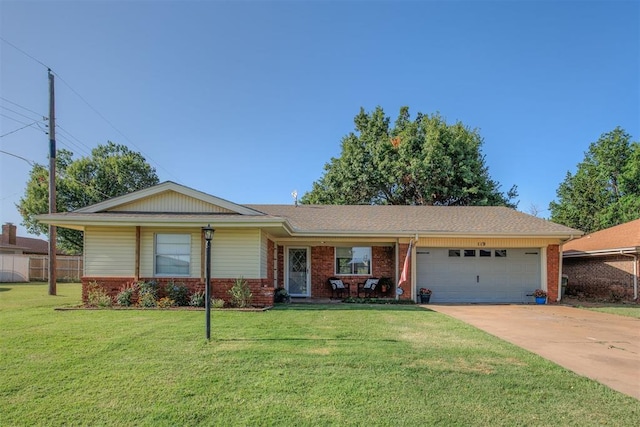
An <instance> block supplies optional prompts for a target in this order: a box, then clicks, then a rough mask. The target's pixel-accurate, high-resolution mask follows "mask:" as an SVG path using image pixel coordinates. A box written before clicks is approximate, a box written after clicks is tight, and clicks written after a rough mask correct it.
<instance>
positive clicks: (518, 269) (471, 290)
mask: <svg viewBox="0 0 640 427" xmlns="http://www.w3.org/2000/svg"><path fill="white" fill-rule="evenodd" d="M489 251H490V254H491V256H486V255H487V254H488V253H489ZM454 253H455V252H454ZM467 253H469V254H470V253H472V252H471V251H468V252H467ZM475 253H476V256H475V257H469V256H467V257H465V256H464V250H463V249H461V250H460V255H461V256H459V257H457V256H449V249H443V248H418V249H417V284H418V288H421V287H427V288H430V289H432V290H433V295H432V296H431V301H432V302H436V303H437V302H488V303H490V302H494V303H497V302H503V303H507V302H512V303H521V302H528V301H529V300H530V297H528V296H527V294H530V293H531V292H532V291H533V290H534V289H535V288H538V287H540V250H539V249H535V248H534V249H508V250H506V252H505V251H504V250H503V251H500V254H502V255H505V254H506V256H496V250H495V249H485V250H484V252H483V254H484V255H485V256H482V257H481V256H479V255H480V253H479V250H475Z"/></svg>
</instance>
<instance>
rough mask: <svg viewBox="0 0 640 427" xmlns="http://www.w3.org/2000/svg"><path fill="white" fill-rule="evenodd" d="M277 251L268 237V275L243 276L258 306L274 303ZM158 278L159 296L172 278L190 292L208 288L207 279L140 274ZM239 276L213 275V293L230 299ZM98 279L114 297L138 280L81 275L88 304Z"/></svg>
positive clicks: (85, 301) (154, 278)
mask: <svg viewBox="0 0 640 427" xmlns="http://www.w3.org/2000/svg"><path fill="white" fill-rule="evenodd" d="M274 251H275V244H274V243H273V242H272V241H271V240H269V241H268V242H267V257H268V259H267V277H265V278H262V279H244V280H246V281H247V284H248V285H249V288H250V289H251V294H252V300H251V301H252V302H251V304H252V305H254V306H256V307H267V306H270V305H273V291H274V290H273V283H274V277H275V276H274ZM152 280H153V281H155V282H157V283H158V284H159V287H158V293H159V295H158V297H159V298H162V297H164V296H165V295H164V288H165V285H166V284H167V283H169V282H174V283H176V284H182V285H185V286H186V287H187V288H189V294H193V293H196V292H202V291H204V290H205V288H204V287H205V285H204V283H205V282H204V281H203V280H201V279H199V278H191V277H174V278H170V277H140V278H139V281H143V282H149V281H152ZM235 281H236V278H228V279H217V278H215V279H213V278H212V279H211V295H212V297H213V298H218V299H223V300H225V301H226V302H227V304H228V303H229V300H230V298H229V289H231V288H232V287H233V285H234V283H235ZM93 282H95V283H97V284H98V285H99V286H100V287H101V288H103V289H104V290H105V291H106V293H107V295H109V296H111V297H112V298H115V297H116V296H117V295H118V293H119V292H120V291H121V290H122V289H123V288H125V287H127V286H131V285H133V284H134V283H136V280H135V278H134V277H83V278H82V301H83V302H84V303H85V304H86V303H87V300H88V293H89V288H90V285H91V284H92V283H93Z"/></svg>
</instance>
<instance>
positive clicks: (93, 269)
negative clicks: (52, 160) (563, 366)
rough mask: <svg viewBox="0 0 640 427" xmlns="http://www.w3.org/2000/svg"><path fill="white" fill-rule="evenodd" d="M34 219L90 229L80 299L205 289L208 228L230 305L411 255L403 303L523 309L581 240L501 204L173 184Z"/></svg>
mask: <svg viewBox="0 0 640 427" xmlns="http://www.w3.org/2000/svg"><path fill="white" fill-rule="evenodd" d="M38 219H39V220H40V221H42V222H44V223H47V224H54V225H57V226H59V227H68V228H73V229H77V230H82V231H84V277H83V279H82V282H83V285H84V287H83V289H84V293H83V295H84V297H85V298H86V296H87V285H88V284H89V283H90V282H96V283H98V284H100V285H101V286H103V287H104V288H105V289H106V290H107V291H108V292H109V293H110V294H112V295H115V294H116V293H117V292H118V290H119V289H121V288H122V287H123V286H124V285H126V284H128V283H133V282H135V281H138V280H145V281H146V280H157V281H160V282H166V281H170V280H173V281H175V282H182V283H184V284H186V285H187V286H189V287H190V288H191V289H192V290H202V289H204V276H205V274H204V270H205V269H204V263H205V262H204V259H205V250H204V247H205V242H204V239H203V235H202V227H204V226H206V225H207V224H211V226H212V227H213V228H215V234H214V237H213V241H212V274H211V276H212V281H211V282H212V284H213V294H214V296H215V297H217V298H225V299H228V295H227V290H228V289H229V288H230V287H231V286H232V285H233V282H234V280H235V279H236V278H239V277H243V278H244V279H246V280H247V281H248V283H249V285H250V287H251V291H252V293H253V296H254V303H255V304H259V305H271V304H272V302H273V293H274V289H275V288H277V287H284V288H286V289H287V290H288V292H289V293H290V294H291V295H292V296H297V297H329V296H330V295H331V288H330V286H329V284H328V279H329V278H330V277H333V276H336V277H339V278H341V279H342V280H343V281H344V282H346V283H349V284H350V285H351V295H355V290H356V286H357V284H358V283H359V282H363V281H365V280H366V279H367V278H371V277H377V278H380V277H388V278H390V279H391V281H392V282H393V283H397V281H398V278H399V277H400V271H401V270H402V268H403V264H404V261H405V256H406V254H407V249H408V248H409V247H411V257H410V268H409V275H408V280H407V282H406V283H403V284H402V286H401V289H402V291H403V293H402V295H400V298H403V299H414V300H415V299H416V298H417V292H418V289H419V288H421V287H428V288H431V289H432V290H433V295H432V297H431V301H432V302H436V303H437V302H488V303H491V302H494V303H498V302H499V303H523V302H531V301H533V298H532V297H531V296H530V294H531V293H532V292H533V291H534V290H535V289H536V288H542V289H546V290H547V291H548V292H549V301H550V302H554V301H556V300H557V299H559V297H560V295H559V289H558V282H559V280H560V274H561V271H560V246H561V245H562V244H563V243H564V242H565V241H566V240H569V239H572V238H575V237H578V236H580V235H581V234H582V233H581V232H580V231H578V230H574V229H571V228H568V227H565V226H562V225H558V224H555V223H552V222H549V221H546V220H543V219H539V218H536V217H533V216H531V215H527V214H524V213H521V212H517V211H515V210H513V209H509V208H505V207H443V206H371V205H357V206H354V205H351V206H340V205H298V206H296V205H238V204H235V203H232V202H229V201H226V200H223V199H220V198H218V197H215V196H211V195H208V194H205V193H202V192H199V191H196V190H193V189H191V188H188V187H184V186H181V185H178V184H175V183H173V182H164V183H161V184H159V185H156V186H154V187H150V188H147V189H144V190H140V191H136V192H134V193H131V194H128V195H125V196H121V197H116V198H113V199H110V200H106V201H104V202H101V203H98V204H95V205H92V206H88V207H85V208H83V209H79V210H77V211H74V212H66V213H57V214H49V215H41V216H39V217H38ZM411 241H413V243H414V244H413V245H411V246H410V245H409V243H410V242H411ZM395 294H396V292H395V291H392V292H391V293H390V294H389V295H387V296H390V297H393V296H395Z"/></svg>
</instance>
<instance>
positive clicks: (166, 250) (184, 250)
mask: <svg viewBox="0 0 640 427" xmlns="http://www.w3.org/2000/svg"><path fill="white" fill-rule="evenodd" d="M190 267H191V235H190V234H174V233H171V234H168V233H167V234H161V233H158V234H156V242H155V275H156V276H188V275H189V272H190V270H191V268H190Z"/></svg>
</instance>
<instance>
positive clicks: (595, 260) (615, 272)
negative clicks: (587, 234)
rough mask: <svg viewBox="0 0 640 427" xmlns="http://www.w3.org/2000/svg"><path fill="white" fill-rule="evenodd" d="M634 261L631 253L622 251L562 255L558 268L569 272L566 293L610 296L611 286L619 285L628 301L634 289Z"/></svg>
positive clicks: (601, 296) (597, 296)
mask: <svg viewBox="0 0 640 427" xmlns="http://www.w3.org/2000/svg"><path fill="white" fill-rule="evenodd" d="M634 262H635V260H634V259H633V258H632V257H628V256H623V255H608V256H599V257H576V258H565V259H564V260H563V261H562V272H563V274H566V275H567V276H569V282H568V284H567V289H566V293H567V294H569V295H577V296H584V297H590V298H611V297H612V287H614V286H619V287H621V288H622V289H623V293H624V299H626V300H628V301H631V300H633V292H634V291H633V263H634ZM638 267H639V268H640V266H638ZM639 271H640V270H639ZM614 290H615V288H614Z"/></svg>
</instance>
